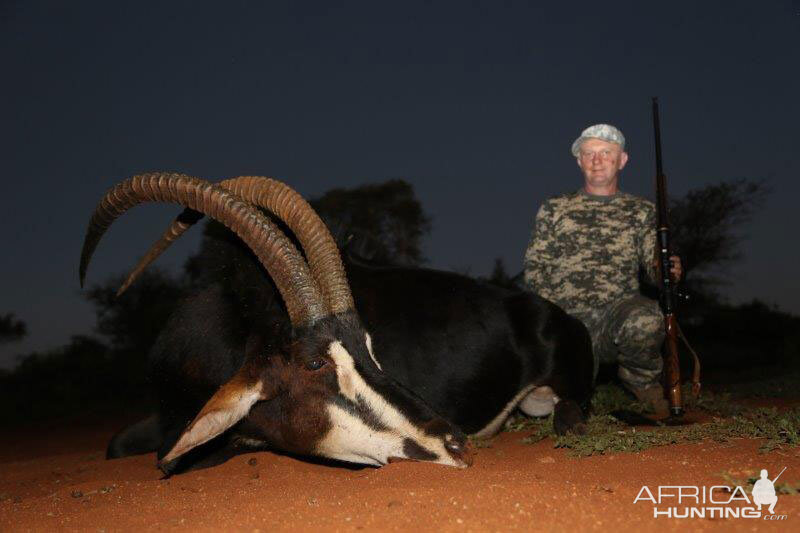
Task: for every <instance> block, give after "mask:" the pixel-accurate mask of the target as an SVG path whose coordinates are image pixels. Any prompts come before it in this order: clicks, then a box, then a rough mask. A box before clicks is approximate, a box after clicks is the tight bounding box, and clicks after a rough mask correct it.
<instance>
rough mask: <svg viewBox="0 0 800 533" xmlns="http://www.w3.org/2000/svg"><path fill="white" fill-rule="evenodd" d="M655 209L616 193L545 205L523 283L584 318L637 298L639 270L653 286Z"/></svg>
mask: <svg viewBox="0 0 800 533" xmlns="http://www.w3.org/2000/svg"><path fill="white" fill-rule="evenodd" d="M655 239H656V230H655V206H654V205H653V203H652V202H649V201H647V200H645V199H643V198H639V197H636V196H633V195H631V194H627V193H623V192H618V193H617V194H615V195H613V196H595V195H590V194H587V193H586V192H584V191H583V190H582V189H581V190H580V191H577V192H573V193H567V194H562V195H560V196H556V197H554V198H551V199H549V200H547V201H546V202H545V203H544V204H542V206H541V208H540V209H539V212H538V213H537V214H536V222H535V225H534V228H533V234H532V236H531V241H530V244H529V245H528V248H527V250H526V251H525V283H526V285H528V287H529V288H530V289H531V290H533V291H535V292H536V293H538V294H539V295H541V296H543V297H545V298H547V299H549V300H552V301H553V302H555V303H557V304H559V305H560V306H561V307H563V308H564V309H565V310H566V311H568V312H570V313H574V314H578V315H580V314H583V313H587V312H591V311H593V310H597V309H599V308H601V307H604V306H605V305H607V304H609V303H611V302H613V301H616V300H619V299H622V298H627V297H631V296H635V295H636V294H638V293H639V269H640V268H642V269H644V271H645V273H646V275H647V277H648V278H649V279H650V280H655V266H654V264H653V263H654V261H653V260H654V258H655Z"/></svg>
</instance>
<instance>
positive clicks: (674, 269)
mask: <svg viewBox="0 0 800 533" xmlns="http://www.w3.org/2000/svg"><path fill="white" fill-rule="evenodd" d="M669 262H670V269H669V273H670V274H672V279H673V281H676V282H678V281H680V280H681V276H682V275H683V265H681V258H680V257H678V256H677V255H673V256H671V257H670V258H669Z"/></svg>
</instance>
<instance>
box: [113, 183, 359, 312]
mask: <svg viewBox="0 0 800 533" xmlns="http://www.w3.org/2000/svg"><path fill="white" fill-rule="evenodd" d="M216 185H217V186H219V187H222V188H224V189H226V190H229V191H231V192H233V193H234V194H236V195H238V196H240V197H241V198H243V199H244V200H246V201H248V202H251V203H253V204H255V205H257V206H258V207H262V208H264V209H267V210H269V211H270V212H271V213H273V214H274V215H275V216H277V217H278V218H280V219H281V220H283V221H284V222H285V223H286V225H287V226H288V227H289V229H291V230H292V232H293V233H294V234H295V236H296V237H297V239H298V240H299V241H300V244H302V246H303V250H304V251H305V254H306V257H307V258H308V264H309V267H310V268H311V273H312V275H313V276H314V279H315V280H316V281H317V283H318V284H319V287H320V290H321V291H322V297H323V299H324V300H325V302H326V303H327V305H328V308H329V309H330V311H331V313H340V312H343V311H348V310H350V309H353V307H354V305H353V296H352V293H351V292H350V286H349V285H348V283H347V275H346V274H345V271H344V265H343V264H342V259H341V256H340V255H339V250H338V248H337V246H336V242H335V241H334V240H333V237H332V236H331V234H330V231H328V228H327V226H326V225H325V223H324V222H323V221H322V219H321V218H320V217H319V215H317V213H316V212H315V211H314V209H313V208H312V207H311V206H310V205H309V204H308V202H306V200H305V199H304V198H303V197H302V196H300V194H298V193H297V192H296V191H295V190H294V189H292V188H291V187H289V186H288V185H286V184H285V183H283V182H280V181H277V180H274V179H271V178H266V177H260V176H240V177H238V178H231V179H227V180H223V181H220V182H218V183H216ZM202 217H203V216H202V214H201V213H198V212H197V211H194V210H192V209H185V210H184V211H183V212H182V213H181V214H180V215H178V217H177V218H176V219H175V220H174V221H173V222H172V224H171V225H170V226H169V228H167V230H166V231H165V232H164V234H163V235H162V236H161V238H160V239H159V240H158V241H157V242H156V243H155V244H153V246H152V247H151V248H150V249H149V250H148V251H147V253H146V254H145V255H144V256H143V257H142V258H141V259H140V260H139V263H138V264H137V265H136V267H135V268H134V269H133V270H132V271H131V273H130V274H129V275H128V277H127V279H126V280H125V282H124V283H123V284H122V286H121V287H120V288H119V290H118V291H117V295H120V294H122V293H123V292H124V291H125V290H126V289H127V288H128V287H129V286H130V285H131V283H133V281H134V280H135V279H136V278H138V277H139V275H140V274H141V273H142V272H143V271H144V269H145V268H147V266H148V265H149V264H150V263H152V262H153V261H155V259H156V258H157V257H158V256H160V255H161V254H162V253H163V252H164V251H165V250H166V249H167V248H168V247H169V246H170V245H171V244H172V242H173V241H175V240H176V239H177V238H178V237H180V236H181V235H182V234H183V233H184V232H185V231H186V230H188V229H189V228H190V227H191V226H192V225H193V224H195V223H196V222H197V221H199V220H200V219H201V218H202Z"/></svg>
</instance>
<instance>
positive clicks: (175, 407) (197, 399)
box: [80, 173, 472, 474]
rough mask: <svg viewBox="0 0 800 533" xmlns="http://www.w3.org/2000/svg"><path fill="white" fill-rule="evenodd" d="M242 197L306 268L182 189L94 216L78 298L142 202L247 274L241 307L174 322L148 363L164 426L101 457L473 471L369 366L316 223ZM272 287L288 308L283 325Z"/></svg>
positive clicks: (211, 191) (269, 195)
mask: <svg viewBox="0 0 800 533" xmlns="http://www.w3.org/2000/svg"><path fill="white" fill-rule="evenodd" d="M241 183H242V184H244V182H241ZM245 188H246V189H247V190H246V192H244V193H243V194H245V195H246V196H247V197H248V198H253V197H257V198H260V201H259V202H258V203H259V204H263V205H266V206H267V207H268V208H269V209H270V211H271V212H272V213H273V214H274V215H275V216H276V217H278V218H279V219H281V220H282V221H283V222H284V223H285V224H286V225H287V226H288V227H289V228H290V229H291V230H292V232H293V233H294V235H295V236H296V237H297V239H298V240H299V241H300V243H301V244H302V247H303V249H304V251H305V254H306V257H307V258H308V263H306V260H304V258H303V256H302V255H301V254H300V253H299V252H298V250H297V249H296V248H295V246H294V245H293V244H292V242H291V241H290V240H289V239H288V238H287V237H286V236H285V235H284V233H283V232H282V231H281V230H280V229H279V228H278V227H276V225H275V224H274V223H273V222H271V221H270V220H269V219H268V218H267V217H265V216H264V214H263V213H262V212H261V211H259V210H258V209H257V208H256V207H254V206H253V205H252V204H251V203H250V202H249V201H246V200H245V199H243V197H242V196H240V194H238V193H237V192H236V191H228V190H226V189H223V188H222V187H219V186H218V185H214V184H212V183H209V182H207V181H204V180H200V179H196V178H192V177H189V176H184V175H180V174H162V173H154V174H143V175H137V176H134V177H132V178H130V179H127V180H125V181H123V182H121V183H119V184H118V185H116V186H115V187H113V188H112V189H111V190H110V191H109V192H108V193H107V194H106V195H105V196H104V197H103V199H102V200H101V201H100V203H99V204H98V206H97V208H96V209H95V212H94V214H93V215H92V217H91V220H90V222H89V227H88V229H87V233H86V238H85V240H84V245H83V251H82V254H81V262H80V279H81V285H83V280H84V279H85V274H86V269H87V266H88V264H89V261H90V259H91V256H92V254H93V252H94V250H95V248H96V246H97V244H98V243H99V241H100V239H101V237H102V236H103V234H104V232H105V231H106V230H107V228H108V227H109V226H110V225H111V224H112V223H113V221H114V220H115V219H116V218H117V217H118V216H120V215H122V214H123V213H124V212H125V211H127V210H128V209H130V208H131V207H134V206H136V205H138V204H141V203H144V202H154V201H156V202H171V203H178V204H181V205H183V206H185V207H186V208H188V209H191V210H193V211H194V212H197V213H202V214H205V215H208V216H209V217H211V218H213V219H214V220H216V221H218V222H220V223H221V224H223V225H224V226H225V227H227V228H228V229H229V230H231V231H232V232H233V233H235V234H236V235H237V236H238V240H237V242H238V243H239V244H240V245H241V247H242V248H241V249H240V251H239V255H240V256H242V257H246V260H247V261H248V262H249V263H250V264H249V266H243V269H242V270H241V271H240V272H234V273H232V276H233V278H235V279H236V280H238V281H242V282H243V283H244V285H243V286H242V287H244V291H245V292H248V293H249V294H250V296H251V297H250V298H249V300H247V301H236V300H237V299H236V298H235V297H232V294H231V293H230V292H229V291H230V289H231V284H230V283H227V282H226V281H222V282H220V283H216V284H211V285H209V286H207V287H205V288H203V289H201V290H198V291H197V292H195V293H194V294H193V295H191V296H190V297H189V298H187V300H186V301H185V302H184V303H183V305H182V306H181V307H180V308H179V310H178V311H177V312H176V313H175V314H174V315H173V316H172V318H171V319H170V321H169V323H168V324H167V326H166V328H165V330H164V331H163V332H162V334H161V336H160V337H159V339H158V341H157V342H156V345H155V346H154V348H153V351H152V353H151V367H152V371H151V374H152V375H151V378H152V381H153V382H154V384H155V385H156V388H157V391H158V393H159V400H160V408H159V412H158V413H157V414H156V415H154V416H152V417H150V418H148V419H146V420H143V421H141V422H139V423H137V424H135V425H133V426H131V427H130V428H128V429H126V430H124V431H122V432H121V433H119V434H118V435H116V436H115V437H114V438H113V439H112V441H111V443H110V444H109V448H108V456H109V457H119V456H124V455H130V454H133V453H143V452H148V451H153V450H157V451H158V459H159V466H160V467H161V468H162V470H164V472H165V473H168V474H169V473H172V472H175V471H180V470H182V469H185V468H187V467H193V466H198V465H206V466H207V465H210V464H215V463H217V462H219V461H221V460H224V458H225V457H227V456H229V455H230V454H231V453H236V450H238V449H240V447H241V445H242V444H246V445H259V446H263V445H268V446H271V447H273V448H276V449H278V450H282V451H286V452H290V453H298V454H304V455H316V456H321V457H326V458H332V459H338V460H343V461H350V462H356V463H365V464H371V465H381V464H384V463H386V462H387V461H389V460H391V459H393V458H400V459H415V460H422V461H431V462H435V463H441V464H446V465H452V466H458V467H465V466H468V465H469V464H471V460H472V459H471V453H470V450H469V446H468V444H467V442H466V438H465V436H464V434H463V432H462V431H460V430H459V429H458V428H457V427H455V426H454V425H453V424H451V423H450V422H447V421H445V420H444V419H443V418H441V417H440V416H439V415H437V414H436V413H435V412H434V411H433V410H432V409H431V408H430V407H428V406H427V405H426V403H425V402H424V401H423V400H421V399H420V398H419V397H418V396H417V395H415V394H414V393H413V392H411V391H409V390H408V389H407V388H405V387H403V386H402V385H401V384H399V383H398V382H397V381H396V380H394V379H392V378H391V377H390V375H389V374H387V373H384V372H383V371H382V370H381V369H380V366H379V365H378V364H377V363H376V356H375V354H374V353H373V351H372V345H371V339H370V335H369V334H368V333H367V330H365V329H364V327H363V326H362V324H361V321H360V319H359V316H358V314H357V313H356V311H355V308H354V304H353V298H352V294H351V292H350V288H349V286H348V283H347V278H346V276H345V271H344V268H343V265H342V261H341V258H340V256H339V253H338V249H337V248H336V246H335V243H334V241H333V239H332V237H331V236H330V233H329V232H328V231H327V229H326V228H325V226H324V224H323V223H322V221H321V220H320V219H319V217H317V215H316V213H314V211H313V210H312V209H311V208H310V206H309V205H308V204H307V203H306V202H305V201H304V200H303V199H302V198H301V197H300V196H299V195H298V194H297V193H296V192H294V191H293V190H292V189H290V188H289V187H287V186H285V185H284V184H282V183H279V182H275V181H269V182H267V181H264V180H250V181H249V182H247V184H246V187H245ZM240 192H241V191H240ZM232 259H233V258H232ZM254 273H255V274H254ZM270 278H271V280H272V282H273V283H274V287H275V289H277V292H278V293H279V294H280V296H281V298H282V300H283V304H284V306H285V313H286V315H282V318H281V320H279V321H276V320H275V313H274V312H272V309H271V307H270V306H271V305H272V304H271V302H272V301H273V295H274V293H273V290H274V289H273V288H272V284H271V283H270ZM227 281H231V280H227ZM260 305H263V307H261V308H259V306H260ZM250 306H253V307H250ZM287 315H288V320H287V319H286V318H283V316H287ZM228 430H230V431H228ZM223 434H224V436H223ZM221 436H222V437H221ZM215 437H221V438H215Z"/></svg>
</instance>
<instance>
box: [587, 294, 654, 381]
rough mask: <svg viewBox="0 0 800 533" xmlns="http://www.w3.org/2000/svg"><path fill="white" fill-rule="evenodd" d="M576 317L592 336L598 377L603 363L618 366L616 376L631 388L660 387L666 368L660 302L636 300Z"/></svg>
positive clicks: (633, 298) (611, 305)
mask: <svg viewBox="0 0 800 533" xmlns="http://www.w3.org/2000/svg"><path fill="white" fill-rule="evenodd" d="M575 316H577V317H578V318H579V319H580V320H581V321H582V322H583V323H584V324H585V325H586V327H587V328H588V329H589V333H590V334H591V336H592V348H593V351H594V370H595V377H597V369H598V366H599V364H600V363H603V364H612V363H617V364H619V369H618V370H617V375H619V378H620V379H621V380H622V382H623V384H625V385H626V386H628V387H630V388H636V389H638V388H643V387H647V386H649V385H653V384H657V383H658V381H659V378H660V376H661V370H662V368H663V366H664V361H663V359H662V358H661V345H662V343H663V342H664V336H665V333H664V315H663V314H662V313H661V309H660V308H659V306H658V302H656V301H655V300H651V299H649V298H645V297H644V296H634V297H632V298H628V299H625V300H619V301H617V302H613V303H611V304H608V305H607V306H605V307H602V308H599V309H596V310H592V311H589V312H584V313H575Z"/></svg>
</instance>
